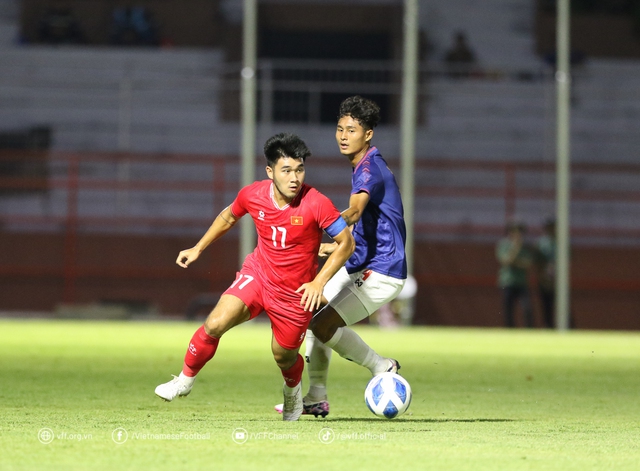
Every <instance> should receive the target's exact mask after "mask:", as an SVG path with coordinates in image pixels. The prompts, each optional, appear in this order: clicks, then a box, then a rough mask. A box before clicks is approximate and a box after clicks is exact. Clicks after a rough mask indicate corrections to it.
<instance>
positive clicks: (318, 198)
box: [314, 191, 347, 237]
mask: <svg viewBox="0 0 640 471" xmlns="http://www.w3.org/2000/svg"><path fill="white" fill-rule="evenodd" d="M314 200H315V202H316V204H315V206H316V220H317V221H318V225H319V226H320V228H321V229H322V230H324V231H325V232H326V233H327V234H329V235H330V236H331V237H334V236H336V235H338V234H339V233H340V232H342V230H343V229H344V228H345V227H347V224H346V223H345V222H344V219H342V216H341V215H340V211H338V209H337V208H336V207H335V205H334V204H333V203H332V202H331V200H330V199H329V198H327V197H326V196H325V195H323V194H322V193H320V192H319V191H316V192H315V197H314Z"/></svg>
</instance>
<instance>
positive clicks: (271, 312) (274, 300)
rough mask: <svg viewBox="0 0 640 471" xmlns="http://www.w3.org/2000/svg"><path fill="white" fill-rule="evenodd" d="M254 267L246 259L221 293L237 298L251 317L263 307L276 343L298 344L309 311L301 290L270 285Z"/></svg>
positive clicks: (297, 345)
mask: <svg viewBox="0 0 640 471" xmlns="http://www.w3.org/2000/svg"><path fill="white" fill-rule="evenodd" d="M256 271H257V270H256V269H255V267H254V266H253V264H252V263H251V262H249V260H248V259H247V261H245V263H244V264H243V265H242V268H241V269H240V271H239V272H238V273H236V279H235V281H234V282H233V283H232V284H231V286H229V288H227V290H226V291H225V292H224V293H223V294H230V295H232V296H235V297H236V298H239V299H240V300H241V301H242V302H243V303H244V304H245V305H246V306H247V307H248V308H249V312H250V313H251V317H250V319H253V318H254V317H256V316H258V315H259V314H260V313H261V312H262V311H265V312H266V313H267V316H269V319H270V320H271V330H272V331H273V335H274V337H275V339H276V342H278V345H280V346H281V347H283V348H286V349H287V350H295V349H298V348H300V345H302V342H303V341H304V336H305V335H306V333H307V327H309V322H310V321H311V315H312V313H311V312H309V311H305V310H304V309H303V307H302V306H300V299H301V298H302V296H301V295H300V294H298V293H295V292H294V293H289V292H283V291H282V290H281V289H279V288H278V287H273V286H271V285H270V284H269V283H267V282H265V281H264V280H263V279H262V278H261V277H260V276H259V275H258V274H257V273H256ZM283 298H284V299H283Z"/></svg>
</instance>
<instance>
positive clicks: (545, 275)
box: [535, 219, 556, 328]
mask: <svg viewBox="0 0 640 471" xmlns="http://www.w3.org/2000/svg"><path fill="white" fill-rule="evenodd" d="M535 268H536V278H537V279H538V293H539V295H540V304H541V305H542V320H543V322H544V325H545V327H548V328H552V327H553V325H554V323H553V304H554V298H555V281H556V222H555V220H553V219H548V220H547V221H545V223H544V227H543V234H542V235H541V236H540V238H539V239H538V240H537V242H536V251H535Z"/></svg>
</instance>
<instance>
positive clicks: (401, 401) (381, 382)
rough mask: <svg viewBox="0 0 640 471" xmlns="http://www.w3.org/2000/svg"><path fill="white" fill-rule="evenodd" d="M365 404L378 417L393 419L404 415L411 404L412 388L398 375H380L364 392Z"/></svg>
mask: <svg viewBox="0 0 640 471" xmlns="http://www.w3.org/2000/svg"><path fill="white" fill-rule="evenodd" d="M364 402H365V403H366V404H367V407H368V408H369V410H371V412H373V413H374V414H375V415H377V416H378V417H383V418H387V419H393V418H394V417H398V416H400V415H402V414H404V413H405V412H406V411H407V409H408V408H409V404H411V386H409V382H408V381H407V380H406V379H404V378H403V377H402V376H400V375H399V374H397V373H380V374H378V375H375V376H374V377H373V378H371V381H369V384H368V385H367V389H365V390H364Z"/></svg>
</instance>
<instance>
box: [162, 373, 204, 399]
mask: <svg viewBox="0 0 640 471" xmlns="http://www.w3.org/2000/svg"><path fill="white" fill-rule="evenodd" d="M172 376H173V379H172V380H171V381H169V382H168V383H164V384H161V385H159V386H158V387H157V388H156V396H158V397H159V398H161V399H164V400H165V401H167V402H171V401H173V400H174V399H175V398H176V397H178V396H188V395H189V393H190V392H191V388H192V387H193V381H191V384H187V383H185V382H184V381H183V380H182V378H180V377H179V376H175V375H172ZM194 381H195V378H194Z"/></svg>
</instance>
